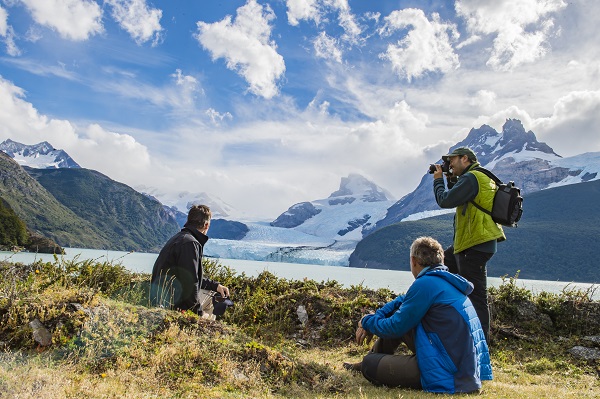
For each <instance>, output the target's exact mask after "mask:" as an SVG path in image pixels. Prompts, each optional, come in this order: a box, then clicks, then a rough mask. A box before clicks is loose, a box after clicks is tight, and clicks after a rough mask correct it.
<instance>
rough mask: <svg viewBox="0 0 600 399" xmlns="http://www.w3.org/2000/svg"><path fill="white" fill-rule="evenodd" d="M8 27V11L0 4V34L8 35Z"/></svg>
mask: <svg viewBox="0 0 600 399" xmlns="http://www.w3.org/2000/svg"><path fill="white" fill-rule="evenodd" d="M7 29H8V13H7V12H6V10H5V9H4V8H2V7H1V6H0V36H3V37H6V30H7Z"/></svg>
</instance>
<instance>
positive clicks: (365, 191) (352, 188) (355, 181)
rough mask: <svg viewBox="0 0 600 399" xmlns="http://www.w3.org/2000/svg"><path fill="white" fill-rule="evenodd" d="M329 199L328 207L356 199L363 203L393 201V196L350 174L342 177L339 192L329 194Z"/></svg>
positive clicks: (373, 184)
mask: <svg viewBox="0 0 600 399" xmlns="http://www.w3.org/2000/svg"><path fill="white" fill-rule="evenodd" d="M340 197H341V198H340ZM329 198H330V201H329V204H330V205H336V204H344V203H352V202H353V201H355V200H356V199H360V200H362V201H363V202H378V201H393V200H394V198H393V196H392V195H391V194H390V193H389V192H388V191H387V190H385V189H383V188H381V187H379V186H378V185H377V184H375V183H373V182H372V181H370V180H368V179H367V178H365V177H364V176H361V175H359V174H357V173H351V174H349V175H348V177H342V181H341V182H340V188H339V190H337V191H335V192H333V193H331V195H330V196H329ZM332 202H333V203H332Z"/></svg>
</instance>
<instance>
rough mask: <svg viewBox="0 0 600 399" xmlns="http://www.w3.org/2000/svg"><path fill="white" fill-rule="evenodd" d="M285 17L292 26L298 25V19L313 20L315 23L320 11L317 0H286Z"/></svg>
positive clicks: (319, 19)
mask: <svg viewBox="0 0 600 399" xmlns="http://www.w3.org/2000/svg"><path fill="white" fill-rule="evenodd" d="M287 7H288V10H287V17H288V22H289V23H290V25H292V26H298V24H299V21H300V20H313V21H315V23H317V25H318V24H319V22H320V21H321V13H320V11H319V4H318V3H317V0H287Z"/></svg>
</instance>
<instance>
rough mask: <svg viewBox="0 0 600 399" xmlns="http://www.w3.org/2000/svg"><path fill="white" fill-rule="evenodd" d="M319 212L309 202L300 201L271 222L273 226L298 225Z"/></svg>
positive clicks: (287, 226) (288, 226)
mask: <svg viewBox="0 0 600 399" xmlns="http://www.w3.org/2000/svg"><path fill="white" fill-rule="evenodd" d="M320 212H321V210H320V209H317V208H316V207H315V206H314V205H313V204H311V203H310V202H301V203H299V204H296V205H292V206H291V207H290V208H289V209H288V210H287V211H286V212H284V213H282V214H281V215H279V217H278V218H277V219H275V220H274V221H273V222H271V226H273V227H284V228H288V229H289V228H293V227H297V226H300V225H301V224H302V223H304V222H305V221H306V220H308V219H310V218H311V217H313V216H315V215H318V214H319V213H320Z"/></svg>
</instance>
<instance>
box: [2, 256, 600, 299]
mask: <svg viewBox="0 0 600 399" xmlns="http://www.w3.org/2000/svg"><path fill="white" fill-rule="evenodd" d="M65 250H66V252H67V253H66V255H62V256H59V257H58V258H59V259H60V258H64V259H68V260H70V259H75V258H77V259H79V260H84V259H93V260H95V261H98V262H104V261H109V262H115V263H116V262H119V263H121V264H122V265H123V266H124V267H125V268H127V269H128V270H131V271H133V272H138V273H151V272H152V265H154V261H155V260H156V257H157V256H158V254H154V253H142V252H121V251H106V250H98V249H82V248H65ZM2 260H8V261H11V262H20V263H24V264H30V263H33V262H35V261H36V260H42V261H45V262H47V261H53V260H54V255H50V254H35V253H29V252H18V253H13V252H1V251H0V261H2ZM220 261H221V264H223V265H226V266H229V267H231V268H232V269H233V270H235V271H236V272H238V273H242V272H243V273H246V275H248V276H256V275H257V274H259V273H261V272H262V271H264V270H267V271H269V272H271V273H273V274H275V275H276V276H278V277H282V278H287V279H293V280H301V279H304V278H308V279H311V280H316V281H319V282H320V281H327V280H336V281H338V282H339V283H341V284H342V285H344V286H346V287H350V286H351V285H360V284H362V285H363V286H365V287H367V288H372V289H377V288H388V289H390V290H392V291H394V292H396V293H402V292H406V290H407V289H408V287H409V286H410V285H411V284H412V282H413V280H414V279H413V276H412V274H411V273H410V272H409V271H408V265H407V271H397V270H377V269H358V268H352V267H343V266H322V265H306V264H300V263H283V262H261V261H253V260H241V259H220ZM488 283H489V284H490V285H492V286H499V285H500V284H501V283H502V279H500V278H496V277H489V278H488ZM517 284H518V285H520V286H523V287H526V288H527V289H529V290H531V291H532V292H534V293H538V292H541V291H546V292H554V293H560V292H561V291H563V290H564V289H565V288H567V289H571V288H575V289H584V290H585V289H588V288H592V289H593V288H596V287H598V285H594V284H586V283H571V282H565V281H544V280H524V279H519V280H517ZM599 291H600V290H595V292H594V295H593V298H594V299H596V300H600V292H599Z"/></svg>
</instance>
